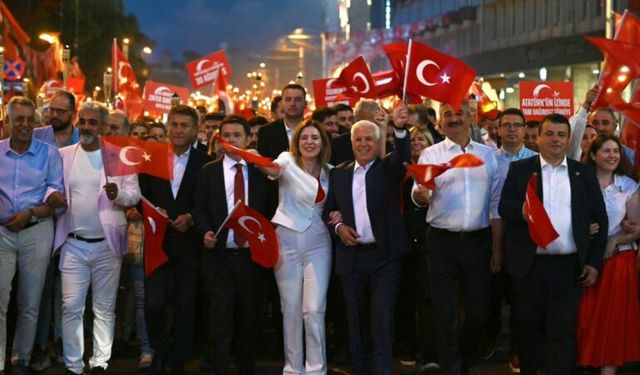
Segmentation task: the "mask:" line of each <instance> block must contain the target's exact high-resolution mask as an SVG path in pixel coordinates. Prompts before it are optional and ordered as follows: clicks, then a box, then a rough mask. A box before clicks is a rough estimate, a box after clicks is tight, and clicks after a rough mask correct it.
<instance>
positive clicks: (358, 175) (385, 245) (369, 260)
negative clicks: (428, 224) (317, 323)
mask: <svg viewBox="0 0 640 375" xmlns="http://www.w3.org/2000/svg"><path fill="white" fill-rule="evenodd" d="M403 113H404V115H403V117H402V118H403V121H400V120H398V121H396V126H398V129H396V131H395V136H396V151H395V152H392V153H390V154H389V155H387V156H386V157H385V158H383V159H381V158H380V157H379V156H378V152H379V147H380V146H379V140H380V137H381V132H380V128H379V127H378V125H376V124H374V123H373V122H371V121H366V120H364V121H359V122H356V123H355V124H354V125H353V128H352V129H351V131H352V143H353V152H354V156H355V161H354V162H352V163H348V164H343V165H342V166H340V167H336V168H334V169H333V170H332V171H331V175H330V177H329V178H330V183H329V193H328V196H327V202H326V205H325V208H324V219H325V222H329V214H330V213H331V212H333V211H340V212H341V213H342V218H343V220H342V222H341V223H338V224H336V225H335V226H333V225H329V231H330V232H331V233H332V235H334V236H336V237H337V238H336V272H337V273H338V274H339V275H340V277H341V281H342V287H343V292H344V298H345V304H346V308H347V316H348V320H349V346H350V350H351V359H352V360H351V362H352V371H353V373H354V374H356V375H360V374H363V375H364V374H370V373H373V374H391V373H393V351H392V345H393V311H394V304H395V299H396V295H397V286H398V281H399V278H400V256H401V254H402V253H404V252H406V251H407V250H408V247H409V241H408V237H407V230H406V228H405V225H404V220H403V218H402V216H401V214H400V209H399V203H400V186H401V182H402V179H403V176H404V173H405V172H404V166H403V163H404V162H408V161H409V157H410V151H409V146H410V138H409V136H408V133H407V132H406V131H405V130H404V124H405V123H406V117H407V113H406V107H403Z"/></svg>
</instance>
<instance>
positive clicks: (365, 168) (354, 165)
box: [353, 159, 376, 173]
mask: <svg viewBox="0 0 640 375" xmlns="http://www.w3.org/2000/svg"><path fill="white" fill-rule="evenodd" d="M375 161H376V159H373V160H371V161H370V162H368V163H367V164H366V165H365V166H362V165H360V163H358V161H357V160H354V161H353V171H354V172H355V171H357V170H358V167H360V168H362V169H364V172H365V173H367V172H368V171H369V168H371V166H372V165H373V163H374V162H375Z"/></svg>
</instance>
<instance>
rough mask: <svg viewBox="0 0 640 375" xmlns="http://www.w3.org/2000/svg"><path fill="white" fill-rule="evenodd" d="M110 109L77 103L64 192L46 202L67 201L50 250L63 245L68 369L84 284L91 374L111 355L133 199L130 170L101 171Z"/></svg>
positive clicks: (74, 370)
mask: <svg viewBox="0 0 640 375" xmlns="http://www.w3.org/2000/svg"><path fill="white" fill-rule="evenodd" d="M108 116H109V112H108V110H107V109H106V107H104V106H103V105H102V104H99V103H96V102H87V103H84V104H82V105H81V106H80V109H79V116H78V125H77V126H78V129H79V131H80V143H79V144H77V145H73V146H69V147H65V148H63V149H61V150H60V154H61V156H62V166H63V174H64V185H65V194H66V197H60V199H57V200H56V201H55V202H50V204H51V205H52V206H53V207H59V206H67V210H66V211H65V212H64V214H63V215H62V216H60V217H59V218H58V221H57V222H56V234H55V240H54V247H53V248H54V250H55V249H58V248H59V247H60V246H62V251H61V255H60V272H61V275H62V336H63V340H62V341H63V345H64V362H65V367H66V368H67V373H68V374H71V375H73V374H82V373H83V370H84V361H83V356H84V336H83V332H84V330H83V328H82V325H83V315H84V307H85V299H86V295H87V291H88V290H89V287H91V290H92V302H93V303H92V306H93V315H94V319H93V356H92V357H91V358H90V359H89V367H90V368H91V373H92V374H99V373H103V372H105V371H106V369H107V365H108V364H107V361H108V360H109V358H110V357H111V345H112V343H113V335H114V328H115V304H116V296H117V292H118V282H119V278H120V264H121V262H120V261H121V257H122V255H123V254H124V253H125V252H126V250H127V246H126V232H125V229H126V218H125V215H124V208H126V207H130V206H133V205H135V204H136V203H138V201H139V199H140V190H139V189H138V180H137V177H136V176H135V175H128V176H122V177H109V178H108V179H107V177H106V175H105V169H104V167H103V160H102V153H101V150H100V135H101V134H104V132H105V131H106V128H107V121H108Z"/></svg>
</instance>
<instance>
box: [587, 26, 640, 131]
mask: <svg viewBox="0 0 640 375" xmlns="http://www.w3.org/2000/svg"><path fill="white" fill-rule="evenodd" d="M585 38H586V39H587V40H588V41H589V42H590V43H591V44H593V45H595V46H596V47H598V49H600V51H601V52H602V54H603V55H604V56H605V58H606V65H605V69H604V72H603V75H602V76H601V81H600V85H601V88H600V92H599V93H598V96H597V97H596V99H595V101H594V103H593V104H592V107H593V108H598V107H603V106H609V107H612V108H614V109H615V110H617V111H619V112H620V113H622V114H623V115H625V116H626V117H628V118H630V119H631V120H633V121H634V122H636V123H640V104H638V103H637V102H635V103H634V102H633V101H631V102H629V103H627V102H625V101H624V99H623V98H622V91H623V90H624V89H625V88H626V87H627V85H629V83H630V82H631V81H632V80H633V79H634V78H637V77H640V45H638V44H631V43H625V42H621V41H618V40H610V39H605V38H597V37H590V36H585Z"/></svg>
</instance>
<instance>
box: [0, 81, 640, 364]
mask: <svg viewBox="0 0 640 375" xmlns="http://www.w3.org/2000/svg"><path fill="white" fill-rule="evenodd" d="M596 93H597V87H594V88H593V89H591V90H589V91H588V92H587V93H586V95H585V100H584V103H583V104H582V105H581V106H580V108H579V109H578V111H577V112H576V114H575V115H574V116H572V117H571V118H570V119H567V118H565V117H563V116H561V115H558V114H550V115H547V116H546V117H544V119H542V120H541V121H539V122H535V121H525V120H526V119H525V116H524V114H523V113H522V111H521V110H520V109H518V108H506V109H504V110H502V111H492V112H489V113H481V114H478V113H476V109H475V107H474V106H472V105H471V104H470V102H469V101H468V100H464V101H463V102H462V103H460V105H459V106H453V105H451V104H441V105H440V106H439V109H438V111H437V112H436V111H435V110H434V109H433V108H431V107H429V106H428V105H427V104H412V105H406V104H402V103H401V104H399V105H397V107H396V108H395V109H393V110H392V111H390V112H388V111H387V110H385V108H383V107H382V106H381V105H380V103H379V102H377V101H374V100H364V99H363V100H361V101H360V102H359V103H358V104H357V105H356V107H355V108H353V109H352V108H351V107H350V106H348V105H345V104H338V105H336V106H334V107H330V108H317V109H316V110H315V111H313V113H311V114H310V115H309V116H307V117H308V118H305V110H306V109H307V104H308V103H307V101H306V97H307V93H306V90H305V88H304V87H302V86H300V85H298V84H288V85H287V86H285V87H284V88H283V90H282V95H281V96H278V97H276V98H274V100H273V102H272V108H271V109H272V111H271V118H269V119H268V118H266V117H263V116H255V117H252V118H250V119H247V118H245V117H242V116H239V115H234V114H228V115H225V114H222V113H216V112H211V113H207V112H206V109H204V108H192V107H189V106H186V105H182V104H176V105H174V106H172V108H171V110H170V111H169V113H168V117H167V121H166V123H161V122H155V121H153V120H152V119H144V118H143V119H141V120H137V121H135V122H131V123H130V122H129V119H128V117H127V114H126V113H124V112H121V111H117V110H114V111H109V110H108V108H107V107H106V106H104V105H102V104H101V103H98V102H84V103H82V104H80V105H77V103H76V101H75V97H74V96H73V95H72V94H70V93H68V92H65V91H59V92H57V93H55V94H54V95H53V97H52V98H51V100H50V102H49V103H48V104H47V106H46V107H44V108H36V106H35V105H34V103H33V102H32V101H31V100H29V99H28V98H25V97H14V98H12V99H11V100H10V101H9V103H8V104H7V119H6V121H5V126H4V128H3V133H4V136H5V139H3V140H1V141H0V165H2V171H1V172H0V208H1V209H0V375H5V363H8V364H9V366H8V369H9V370H10V371H8V372H7V373H11V374H13V375H26V374H28V373H29V371H30V369H31V370H35V371H43V370H46V369H47V368H48V367H50V366H51V354H53V359H54V360H58V361H60V362H61V363H63V364H64V366H65V368H66V371H67V374H68V375H78V374H81V373H83V372H85V371H86V370H87V371H89V372H90V373H91V374H100V373H104V372H105V371H107V368H108V366H109V360H110V359H111V355H112V348H113V346H114V341H115V337H116V332H117V333H118V335H120V336H121V337H122V338H123V340H128V339H130V338H131V337H133V336H136V337H137V338H138V340H139V343H140V349H139V350H140V357H139V367H140V369H141V370H146V371H149V372H151V373H152V374H161V373H164V372H167V371H168V372H170V373H171V374H181V373H184V372H185V364H186V363H187V362H188V361H190V360H191V359H193V358H194V357H195V356H196V355H201V356H203V357H204V359H203V361H202V362H201V370H202V371H203V372H210V373H213V374H216V375H217V374H227V373H230V371H231V370H230V364H231V363H233V365H234V367H235V368H236V370H237V373H238V374H254V373H256V362H257V359H258V358H257V357H258V353H261V351H260V350H259V346H260V345H262V344H263V340H262V339H261V332H262V330H263V329H264V324H265V315H269V316H271V317H272V318H273V320H274V321H276V323H275V324H274V328H276V337H278V339H279V341H281V343H278V345H277V346H279V347H281V348H282V351H277V350H276V351H275V353H276V357H279V358H277V359H279V360H284V364H283V370H282V371H283V374H326V373H328V371H329V365H328V364H329V363H331V362H333V363H338V362H341V361H346V359H347V358H349V359H350V360H349V364H350V371H351V373H353V374H355V375H366V374H392V373H394V371H395V370H394V368H395V367H394V366H397V365H398V364H397V363H396V362H395V361H394V359H399V362H400V365H406V366H420V370H421V371H424V372H431V371H439V373H443V374H452V375H453V374H455V375H459V374H467V373H468V371H469V369H470V368H472V367H474V366H478V365H480V364H481V363H482V361H483V360H488V359H490V358H491V357H492V356H493V355H494V353H495V349H496V341H497V339H498V336H499V334H500V333H501V331H502V324H501V323H502V316H501V315H502V312H503V311H504V310H505V308H504V307H505V306H509V307H510V320H509V329H508V332H509V337H510V342H509V354H510V358H509V363H508V365H509V367H510V368H511V370H512V371H513V372H515V373H523V374H527V375H528V374H537V372H538V370H540V369H544V370H545V373H546V374H548V375H555V374H558V375H561V374H562V375H566V374H571V373H572V372H573V371H576V369H578V371H581V370H584V371H589V369H593V368H598V369H599V370H600V372H601V373H602V374H614V373H616V370H617V368H618V367H620V366H622V365H624V364H626V363H629V362H637V361H640V342H639V340H640V320H639V319H638V318H639V317H640V303H639V297H638V268H639V267H640V258H639V257H638V256H637V240H638V239H639V238H640V195H639V194H640V193H638V183H637V182H636V175H635V174H634V170H635V168H634V165H633V162H634V160H635V155H634V154H633V151H632V150H631V149H630V148H628V147H627V146H625V145H623V144H622V143H621V142H620V140H619V139H618V138H617V137H616V131H617V121H616V116H615V114H614V113H613V112H612V111H610V110H609V109H607V108H597V109H592V108H591V105H590V104H591V101H592V100H593V99H594V98H595V95H596ZM425 103H428V101H426V102H425ZM42 125H45V126H42ZM105 135H121V136H130V137H135V138H138V139H142V140H146V141H150V142H167V143H169V144H170V146H171V150H172V156H171V160H170V162H171V163H172V164H173V165H172V167H173V177H172V178H171V179H170V180H166V179H161V178H159V177H155V176H151V175H147V174H140V175H126V176H118V177H114V176H107V173H106V172H105V168H104V161H103V154H102V150H101V142H100V138H101V136H105ZM217 139H222V140H223V141H224V142H226V143H229V144H231V145H232V146H235V147H236V148H239V149H251V150H254V151H252V152H254V153H258V154H260V155H262V156H266V157H269V158H271V159H273V161H274V164H273V166H271V167H264V166H257V165H254V164H252V163H250V162H247V161H246V160H243V159H242V158H241V157H240V155H238V154H236V153H234V152H232V151H225V149H223V148H221V147H219V144H218V142H217V141H216V140H217ZM463 154H472V155H474V156H475V157H477V158H479V159H480V160H481V161H482V165H480V166H477V167H473V168H451V169H449V170H447V171H446V172H444V173H442V174H441V175H439V176H437V177H436V178H435V179H434V180H433V184H432V185H429V186H425V185H423V184H421V183H419V182H417V181H414V180H413V179H412V178H410V177H409V175H408V174H407V171H406V168H405V165H406V164H431V165H447V163H449V162H450V161H451V160H452V159H453V158H455V157H457V156H460V155H463ZM532 176H533V177H532ZM532 180H533V181H536V182H537V184H536V185H537V188H536V193H537V195H538V198H539V200H540V201H541V204H542V206H543V207H544V210H545V211H546V214H547V215H548V218H549V220H550V222H551V224H552V226H553V229H554V230H555V232H557V236H556V237H555V239H553V241H551V242H550V243H549V245H548V246H546V247H544V248H543V247H541V246H540V245H538V244H537V242H536V241H535V239H534V238H533V236H532V235H531V233H530V226H531V225H536V224H535V223H533V224H532V223H531V220H532V216H531V214H530V212H528V211H527V210H526V209H525V206H527V204H528V203H527V202H525V201H527V200H528V199H530V197H529V196H528V193H527V190H528V188H529V185H530V181H532ZM142 197H144V198H145V199H146V200H148V201H149V202H150V203H151V205H153V206H155V207H156V209H158V210H159V211H161V212H163V213H165V214H166V215H167V216H168V218H169V225H168V228H167V231H166V234H165V238H164V242H163V245H162V248H163V250H164V252H165V253H166V256H167V257H168V261H167V262H166V263H165V264H163V265H162V266H160V267H159V268H158V269H157V270H156V271H155V272H153V273H152V274H150V275H146V274H145V270H144V250H145V249H144V241H143V238H144V235H145V233H144V225H143V217H142V212H141V207H140V200H141V198H142ZM238 201H241V202H243V203H245V204H246V205H247V206H249V207H251V208H253V209H254V210H256V211H258V212H259V213H260V214H262V215H263V216H265V217H266V218H268V219H270V221H271V222H272V223H273V225H274V226H275V228H276V229H275V230H276V234H277V238H278V241H279V259H278V262H277V264H276V265H275V267H274V268H273V269H266V268H263V267H262V266H260V265H258V264H256V263H255V262H254V261H252V258H251V250H250V249H249V245H248V243H247V239H246V238H244V237H243V236H242V234H240V233H238V232H236V231H234V230H233V229H229V228H227V227H225V226H223V223H224V222H225V219H226V218H227V216H228V215H229V212H230V211H231V210H232V209H233V208H234V206H235V205H236V203H237V202H238ZM14 276H16V277H15V280H14ZM125 280H126V281H125ZM124 284H128V285H130V286H131V287H130V288H129V293H128V294H127V295H124V293H121V292H120V289H121V288H120V287H121V286H122V285H124ZM120 299H122V300H123V301H124V302H123V301H119V300H120ZM10 305H14V306H15V309H16V311H17V312H16V314H15V317H14V319H8V318H7V317H8V315H7V311H8V310H9V306H10ZM89 313H90V314H89ZM280 314H281V315H280ZM88 315H91V319H88V318H87V316H88ZM10 316H11V315H10ZM88 325H91V327H88ZM116 326H118V328H117V329H116ZM134 327H135V328H134ZM8 332H9V333H13V335H12V337H11V336H10V337H9V338H10V339H13V344H12V347H11V345H10V346H8V345H7V342H9V341H8V339H7V333H8ZM87 332H88V333H89V335H90V337H88V338H87V337H86V336H87ZM85 341H86V342H87V343H88V344H89V345H87V346H88V347H89V348H90V350H87V352H90V353H87V355H86V356H87V357H88V363H85V360H84V358H85ZM194 342H200V343H203V344H204V347H205V349H204V350H200V351H199V350H198V348H195V347H194ZM9 347H11V349H10V350H8V349H9ZM347 348H348V350H347ZM278 353H279V354H278ZM7 354H8V356H7Z"/></svg>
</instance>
